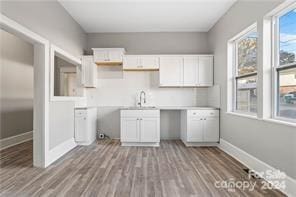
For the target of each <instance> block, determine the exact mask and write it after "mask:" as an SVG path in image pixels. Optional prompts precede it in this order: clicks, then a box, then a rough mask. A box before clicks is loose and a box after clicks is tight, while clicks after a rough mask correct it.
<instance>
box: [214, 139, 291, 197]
mask: <svg viewBox="0 0 296 197" xmlns="http://www.w3.org/2000/svg"><path fill="white" fill-rule="evenodd" d="M218 148H220V149H221V150H223V151H224V152H226V153H228V154H229V155H231V156H232V157H234V158H235V159H237V160H238V161H239V162H241V163H242V164H244V165H245V166H247V167H248V168H249V169H251V170H254V171H256V172H266V171H267V170H272V171H275V170H276V169H275V168H274V167H272V166H270V165H268V164H267V163H265V162H263V161H261V160H259V159H257V158H256V157H254V156H252V155H250V154H249V153H247V152H245V151H243V150H242V149H240V148H238V147H236V146H234V145H233V144H231V143H229V142H227V141H225V140H223V139H222V138H220V144H219V146H218ZM263 178H264V179H265V180H266V181H270V180H268V179H267V178H266V177H263ZM284 181H285V183H286V188H285V189H282V190H281V192H283V193H284V194H286V195H287V196H296V180H295V179H293V178H292V177H289V176H288V175H287V176H286V178H285V179H284Z"/></svg>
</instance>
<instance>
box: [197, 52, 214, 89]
mask: <svg viewBox="0 0 296 197" xmlns="http://www.w3.org/2000/svg"><path fill="white" fill-rule="evenodd" d="M213 76H214V68H213V56H200V57H199V58H198V85H199V86H212V85H213Z"/></svg>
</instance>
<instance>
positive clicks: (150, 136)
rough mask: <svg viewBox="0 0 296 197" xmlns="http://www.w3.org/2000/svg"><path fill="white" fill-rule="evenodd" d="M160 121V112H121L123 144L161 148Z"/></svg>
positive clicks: (121, 138)
mask: <svg viewBox="0 0 296 197" xmlns="http://www.w3.org/2000/svg"><path fill="white" fill-rule="evenodd" d="M159 121H160V112H159V110H121V112H120V122H121V123H120V126H121V127H120V141H121V144H122V145H123V146H159V142H160V122H159Z"/></svg>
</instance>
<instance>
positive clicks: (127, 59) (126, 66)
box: [123, 55, 141, 70]
mask: <svg viewBox="0 0 296 197" xmlns="http://www.w3.org/2000/svg"><path fill="white" fill-rule="evenodd" d="M140 66H141V65H140V58H139V56H137V55H125V56H124V57H123V70H137V69H141V67H140Z"/></svg>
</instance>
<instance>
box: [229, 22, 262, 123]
mask: <svg viewBox="0 0 296 197" xmlns="http://www.w3.org/2000/svg"><path fill="white" fill-rule="evenodd" d="M254 30H256V32H257V23H253V24H252V25H250V26H249V27H247V28H245V29H244V30H243V31H241V32H240V33H238V34H237V35H236V36H234V37H233V38H231V39H230V40H229V41H228V43H227V65H228V66H227V70H228V72H227V75H228V76H227V82H228V83H227V113H228V114H232V115H236V114H237V115H239V116H240V115H242V116H243V117H252V118H257V113H258V112H257V113H251V112H244V111H239V110H236V72H237V71H236V70H237V68H236V66H237V58H236V49H237V43H238V42H239V41H240V40H241V39H243V37H244V36H245V35H247V34H249V33H251V32H254ZM257 65H258V62H257ZM256 81H257V83H258V71H257V80H256ZM257 88H258V87H257ZM257 107H258V104H257Z"/></svg>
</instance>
